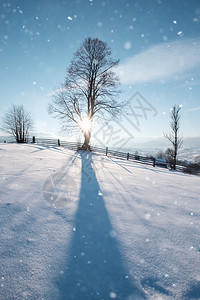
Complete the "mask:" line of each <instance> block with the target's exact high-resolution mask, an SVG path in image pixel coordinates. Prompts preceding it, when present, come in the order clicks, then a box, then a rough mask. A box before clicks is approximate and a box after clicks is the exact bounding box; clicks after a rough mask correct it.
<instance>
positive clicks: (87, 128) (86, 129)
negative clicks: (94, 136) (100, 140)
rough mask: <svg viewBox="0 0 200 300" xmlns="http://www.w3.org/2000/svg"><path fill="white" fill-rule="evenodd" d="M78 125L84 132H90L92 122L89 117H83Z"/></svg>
mask: <svg viewBox="0 0 200 300" xmlns="http://www.w3.org/2000/svg"><path fill="white" fill-rule="evenodd" d="M80 126H81V128H82V130H83V131H84V132H85V133H88V132H90V130H91V127H92V123H91V121H90V120H89V119H87V118H85V119H83V120H82V121H81V123H80Z"/></svg>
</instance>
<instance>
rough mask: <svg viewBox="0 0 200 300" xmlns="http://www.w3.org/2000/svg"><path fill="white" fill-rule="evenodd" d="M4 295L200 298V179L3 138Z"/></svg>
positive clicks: (0, 245) (0, 242)
mask: <svg viewBox="0 0 200 300" xmlns="http://www.w3.org/2000/svg"><path fill="white" fill-rule="evenodd" d="M0 154H1V155H0V166H1V167H0V185H1V200H0V218H1V233H0V255H1V263H0V281H1V283H0V284H1V290H0V299H4V300H10V299H18V300H21V299H29V300H31V299H45V300H53V299H54V300H65V299H66V300H68V299H75V300H87V299H104V300H107V299H121V300H126V299H127V300H140V299H147V300H148V299H149V300H153V299H169V300H170V299H180V300H184V299H199V298H200V273H199V270H200V267H199V262H200V241H199V228H200V210H199V207H200V204H199V195H200V177H197V176H193V175H186V174H183V173H178V172H176V171H170V170H168V169H163V168H158V167H155V168H154V167H153V166H147V165H142V164H139V163H134V162H131V161H126V160H119V159H113V158H111V157H106V156H104V155H98V154H93V153H89V152H86V151H79V152H75V151H71V150H66V149H64V148H62V147H47V146H46V147H45V146H39V145H37V144H26V145H23V144H21V145H17V144H0Z"/></svg>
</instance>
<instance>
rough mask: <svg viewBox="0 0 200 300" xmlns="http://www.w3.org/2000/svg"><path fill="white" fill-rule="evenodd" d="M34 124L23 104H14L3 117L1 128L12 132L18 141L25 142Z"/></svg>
mask: <svg viewBox="0 0 200 300" xmlns="http://www.w3.org/2000/svg"><path fill="white" fill-rule="evenodd" d="M32 124H33V123H32V118H31V116H30V114H29V113H28V112H26V111H25V109H24V107H23V105H12V107H11V108H10V109H9V110H8V111H7V112H6V114H5V116H4V118H3V122H2V126H1V130H3V131H4V132H7V133H9V134H12V135H13V136H14V138H15V139H16V142H17V143H24V142H26V141H27V138H28V135H29V132H30V130H31V128H32Z"/></svg>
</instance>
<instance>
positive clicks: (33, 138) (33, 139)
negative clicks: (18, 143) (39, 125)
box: [33, 136, 35, 144]
mask: <svg viewBox="0 0 200 300" xmlns="http://www.w3.org/2000/svg"><path fill="white" fill-rule="evenodd" d="M33 143H34V144H35V136H33Z"/></svg>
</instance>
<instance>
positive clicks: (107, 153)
mask: <svg viewBox="0 0 200 300" xmlns="http://www.w3.org/2000/svg"><path fill="white" fill-rule="evenodd" d="M106 156H108V147H106Z"/></svg>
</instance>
